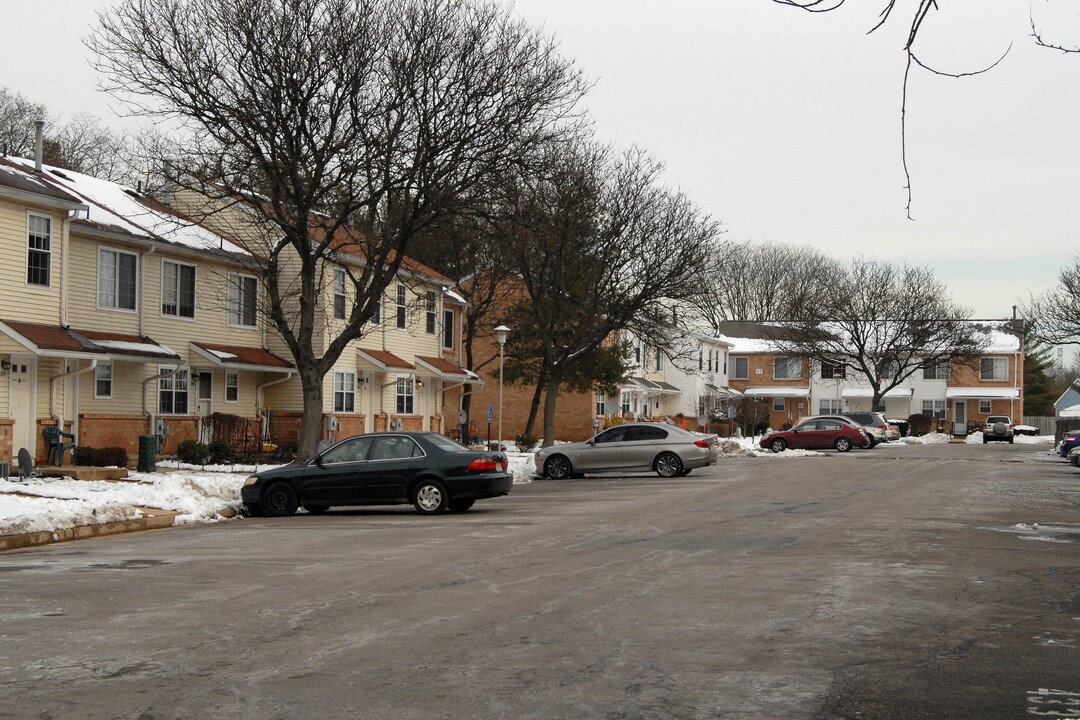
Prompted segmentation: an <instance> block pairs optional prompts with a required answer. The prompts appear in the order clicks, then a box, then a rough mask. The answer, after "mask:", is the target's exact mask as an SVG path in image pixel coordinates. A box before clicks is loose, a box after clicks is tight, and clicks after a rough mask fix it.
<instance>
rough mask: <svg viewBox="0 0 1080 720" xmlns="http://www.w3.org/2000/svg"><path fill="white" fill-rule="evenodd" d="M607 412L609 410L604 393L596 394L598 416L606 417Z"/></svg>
mask: <svg viewBox="0 0 1080 720" xmlns="http://www.w3.org/2000/svg"><path fill="white" fill-rule="evenodd" d="M606 410H607V402H606V401H605V399H604V393H602V392H598V393H596V414H597V415H604V414H606V412H605V411H606Z"/></svg>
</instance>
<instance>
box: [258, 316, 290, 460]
mask: <svg viewBox="0 0 1080 720" xmlns="http://www.w3.org/2000/svg"><path fill="white" fill-rule="evenodd" d="M264 332H265V327H264ZM293 374H294V373H292V372H288V373H285V377H283V378H278V379H277V380H271V381H270V382H267V383H263V384H262V385H258V386H256V387H255V414H256V415H258V416H259V425H260V426H261V429H262V432H261V433H260V437H261V438H262V439H264V440H265V439H266V438H268V437H269V435H268V433H269V432H270V428H269V426H267V424H266V416H265V415H263V409H262V398H263V390H265V389H266V388H268V387H272V386H274V385H280V384H281V383H283V382H288V381H289V380H291V379H292V376H293Z"/></svg>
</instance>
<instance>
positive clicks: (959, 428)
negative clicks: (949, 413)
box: [953, 400, 967, 435]
mask: <svg viewBox="0 0 1080 720" xmlns="http://www.w3.org/2000/svg"><path fill="white" fill-rule="evenodd" d="M953 435H967V400H953Z"/></svg>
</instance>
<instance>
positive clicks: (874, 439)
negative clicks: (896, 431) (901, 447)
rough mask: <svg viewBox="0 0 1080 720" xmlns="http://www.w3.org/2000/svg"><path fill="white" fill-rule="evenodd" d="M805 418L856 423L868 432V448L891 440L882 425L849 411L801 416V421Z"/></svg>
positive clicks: (856, 425) (849, 423)
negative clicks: (858, 417)
mask: <svg viewBox="0 0 1080 720" xmlns="http://www.w3.org/2000/svg"><path fill="white" fill-rule="evenodd" d="M855 414H859V413H855ZM862 414H869V413H862ZM803 420H839V421H840V422H843V423H847V424H848V425H854V426H855V427H860V428H862V429H863V430H864V431H865V432H866V438H867V440H869V443H868V444H867V445H866V447H867V449H871V448H873V447H874V446H875V445H878V444H880V443H883V442H888V440H889V438H888V436H887V435H886V434H885V431H884V430H883V429H881V428H880V427H878V426H877V425H867V424H866V423H864V422H862V421H860V420H857V419H855V418H853V417H851V415H850V414H848V413H843V414H840V415H810V416H807V417H804V418H801V419H800V422H802V421H803Z"/></svg>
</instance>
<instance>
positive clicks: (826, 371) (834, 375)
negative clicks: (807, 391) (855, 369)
mask: <svg viewBox="0 0 1080 720" xmlns="http://www.w3.org/2000/svg"><path fill="white" fill-rule="evenodd" d="M845 377H847V367H845V366H844V365H834V364H833V363H826V362H823V363H821V379H822V380H842V379H843V378H845Z"/></svg>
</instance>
